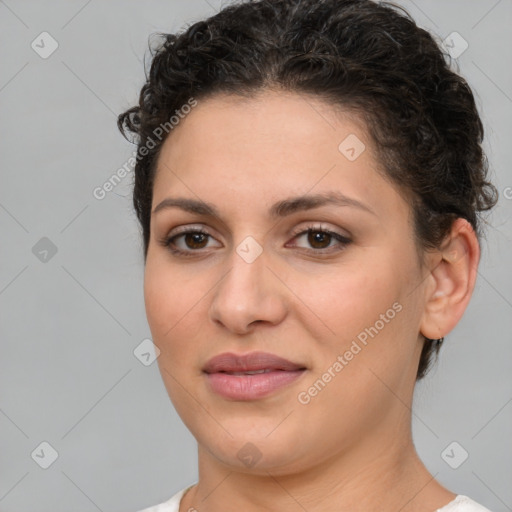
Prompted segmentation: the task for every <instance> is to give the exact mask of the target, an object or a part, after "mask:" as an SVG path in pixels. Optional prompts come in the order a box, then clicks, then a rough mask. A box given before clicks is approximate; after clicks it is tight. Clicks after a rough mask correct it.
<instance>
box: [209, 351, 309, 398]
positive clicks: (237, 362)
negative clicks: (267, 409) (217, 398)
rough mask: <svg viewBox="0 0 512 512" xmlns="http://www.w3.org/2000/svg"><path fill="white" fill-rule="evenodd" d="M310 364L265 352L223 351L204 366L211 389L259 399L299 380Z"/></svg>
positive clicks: (233, 396)
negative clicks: (242, 352) (236, 352)
mask: <svg viewBox="0 0 512 512" xmlns="http://www.w3.org/2000/svg"><path fill="white" fill-rule="evenodd" d="M306 370H307V368H306V367H305V366H304V365H302V364H298V363H294V362H292V361H289V360H287V359H284V358H282V357H279V356H276V355H274V354H269V353H266V352H251V353H249V354H233V353H224V354H219V355H218V356H215V357H214V358H212V359H210V360H209V361H208V363H207V364H206V365H205V367H204V368H203V372H204V373H205V374H206V377H207V380H208V383H209V385H210V389H211V390H212V391H213V392H215V393H216V394H219V395H221V396H223V397H224V398H228V399H231V400H256V399H260V398H263V397H266V396H268V395H270V394H273V393H275V392H276V391H277V390H279V389H282V388H283V387H286V386H287V385H289V384H291V383H292V382H294V381H296V380H297V379H298V378H299V377H300V376H301V375H302V374H303V373H305V371H306Z"/></svg>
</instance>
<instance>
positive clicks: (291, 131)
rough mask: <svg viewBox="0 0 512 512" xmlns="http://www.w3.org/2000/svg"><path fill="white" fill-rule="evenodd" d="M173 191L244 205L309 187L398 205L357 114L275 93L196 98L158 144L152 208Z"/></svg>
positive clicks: (299, 96)
mask: <svg viewBox="0 0 512 512" xmlns="http://www.w3.org/2000/svg"><path fill="white" fill-rule="evenodd" d="M173 192H180V194H181V195H184V194H185V195H187V196H191V195H195V196H198V197H196V199H197V198H203V199H205V200H206V198H207V197H209V198H210V199H211V198H212V197H214V198H217V201H214V202H217V203H221V204H222V201H223V200H228V199H229V198H231V199H235V195H236V197H238V198H239V199H243V201H244V203H245V205H246V206H247V207H249V205H250V204H252V203H253V202H255V201H258V202H259V203H260V204H261V203H262V201H261V200H262V198H263V199H264V200H265V203H267V202H269V201H267V199H269V198H270V197H272V198H273V199H279V198H281V197H287V196H290V195H291V194H292V193H293V194H295V195H301V194H305V193H308V192H312V193H325V192H341V193H344V194H345V195H347V196H351V197H354V198H355V199H358V198H360V199H361V200H362V201H363V200H364V201H366V202H370V203H372V204H375V205H376V206H377V208H378V207H379V204H380V203H382V204H381V208H383V209H384V210H389V209H390V208H392V207H393V206H397V205H398V204H399V202H400V194H399V193H398V190H397V189H396V187H393V186H391V184H390V183H389V181H387V180H385V179H384V178H383V176H382V169H381V165H380V162H379V161H378V159H377V157H376V152H375V151H374V148H373V142H372V141H371V140H370V137H369V134H368V133H367V130H366V129H365V125H364V123H363V122H362V121H361V120H360V119H358V118H357V117H355V116H353V115H351V114H350V113H347V112H344V111H342V110H340V109H339V108H338V109H334V108H333V107H332V106H331V105H329V104H327V103H326V102H324V101H323V100H321V99H319V98H316V97H313V96H311V95H302V94H295V93H288V92H286V93H285V92H275V91H265V92H263V93H260V94H258V95H256V96H255V97H254V98H241V97H238V96H232V95H217V96H213V97H210V98H207V99H205V100H198V105H197V106H196V107H195V108H194V109H193V110H192V111H191V112H190V113H189V114H188V115H187V116H186V117H185V118H184V119H182V120H181V121H180V123H179V125H178V126H177V127H175V129H174V130H173V131H172V132H171V134H170V136H169V137H168V138H167V140H166V141H165V143H164V145H163V147H162V150H161V152H160V157H159V160H158V162H157V173H156V179H155V186H154V193H153V206H154V205H155V204H157V203H158V202H160V201H162V200H163V199H164V198H165V197H166V195H168V194H170V193H173ZM386 203H389V204H386ZM391 203H392V204H391ZM401 206H402V207H403V206H404V205H403V204H402V205H401ZM402 213H403V211H402Z"/></svg>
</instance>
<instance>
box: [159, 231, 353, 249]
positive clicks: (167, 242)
mask: <svg viewBox="0 0 512 512" xmlns="http://www.w3.org/2000/svg"><path fill="white" fill-rule="evenodd" d="M310 232H315V233H323V234H327V235H330V236H332V237H333V238H335V239H336V240H338V242H339V243H340V244H341V246H342V248H341V249H337V250H336V251H333V250H328V249H332V247H328V248H325V249H306V251H307V252H309V253H311V254H313V253H314V254H315V255H322V254H323V255H327V254H331V253H333V252H340V251H343V250H344V249H345V247H346V246H348V245H349V244H350V243H352V240H350V239H349V238H347V237H345V236H343V235H340V234H339V233H336V232H334V231H330V230H329V229H324V228H323V227H322V226H321V225H314V224H313V225H308V226H306V229H302V230H301V231H298V232H297V233H294V234H293V239H295V238H297V237H299V236H301V235H307V234H309V233H310ZM192 233H198V234H201V235H206V236H209V237H211V235H210V234H209V233H207V232H206V231H203V230H202V229H200V228H186V230H184V231H182V232H181V233H176V234H174V235H172V236H170V237H169V236H168V237H164V238H163V239H161V240H159V243H160V244H161V245H162V246H164V247H167V248H168V249H169V251H171V252H172V253H173V254H175V255H177V256H183V257H192V256H194V253H197V252H200V251H201V249H197V250H194V249H191V250H188V251H184V250H182V249H176V247H173V244H174V240H175V239H176V238H179V237H181V236H184V235H188V234H192Z"/></svg>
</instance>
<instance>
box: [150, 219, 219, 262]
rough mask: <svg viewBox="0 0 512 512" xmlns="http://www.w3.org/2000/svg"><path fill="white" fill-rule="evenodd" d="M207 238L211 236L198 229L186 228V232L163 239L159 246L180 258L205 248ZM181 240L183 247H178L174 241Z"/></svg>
mask: <svg viewBox="0 0 512 512" xmlns="http://www.w3.org/2000/svg"><path fill="white" fill-rule="evenodd" d="M208 238H212V236H211V235H210V234H209V233H207V232H206V231H203V230H202V229H199V228H190V227H188V226H187V227H186V231H185V230H183V231H182V232H181V233H178V234H173V235H171V236H167V237H164V238H163V239H162V240H160V241H159V242H160V244H161V245H163V246H164V247H167V248H168V249H169V250H170V251H171V252H172V253H173V254H177V255H180V256H193V253H194V252H198V250H199V249H204V248H205V247H207V245H206V244H207V242H208ZM180 239H182V241H183V243H184V244H185V247H181V248H180V247H179V244H177V243H176V240H180Z"/></svg>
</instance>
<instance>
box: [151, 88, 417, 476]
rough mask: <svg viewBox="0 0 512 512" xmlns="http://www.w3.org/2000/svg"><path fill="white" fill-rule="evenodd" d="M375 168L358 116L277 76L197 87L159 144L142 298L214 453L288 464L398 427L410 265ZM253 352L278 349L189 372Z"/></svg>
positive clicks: (413, 306)
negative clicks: (248, 362) (195, 98)
mask: <svg viewBox="0 0 512 512" xmlns="http://www.w3.org/2000/svg"><path fill="white" fill-rule="evenodd" d="M378 169H379V162H378V160H377V157H376V154H375V152H374V151H373V149H372V143H371V140H370V139H369V137H368V135H367V133H366V130H365V129H364V126H363V124H362V123H359V122H357V120H356V119H355V118H354V117H351V116H349V115H348V114H343V113H342V112H337V113H336V112H334V111H333V110H332V108H331V107H330V106H329V105H327V104H325V103H323V102H322V101H320V100H319V99H315V98H313V97H306V96H299V95H295V94H293V93H286V94H285V93H277V92H268V91H267V92H264V93H262V94H260V95H259V96H257V97H255V98H253V99H250V100H249V99H245V100H242V99H240V98H235V97H233V96H226V95H224V96H215V97H211V98H209V99H207V100H204V101H199V102H198V105H197V107H195V109H193V110H192V112H191V113H190V114H188V116H187V117H186V118H185V119H183V120H182V121H181V122H180V124H179V125H178V126H177V127H176V128H175V129H174V130H173V132H172V134H171V135H170V136H169V137H168V139H167V140H166V142H165V143H164V145H163V148H162V152H161V154H160V157H159V161H158V166H157V173H156V178H155V183H154V193H153V208H152V209H153V210H155V209H157V207H158V206H159V205H160V206H159V208H158V211H154V212H153V214H152V219H151V236H150V243H149V248H148V254H147V260H146V268H145V279H144V294H145V304H146V313H147V318H148V322H149V326H150V329H151V332H152V336H153V341H154V343H155V345H156V346H157V347H158V348H159V350H160V356H159V358H158V363H159V367H160V371H161V374H162V377H163V380H164V383H165V386H166V388H167V391H168V393H169V396H170V398H171V400H172V402H173V404H174V406H175V407H176V410H177V412H178V413H179V415H180V416H181V418H182V419H183V421H184V423H185V424H186V425H187V427H188V428H189V429H190V431H191V432H192V434H193V435H194V436H195V438H196V439H197V441H198V443H199V445H200V447H202V448H204V453H208V455H207V456H208V457H212V460H214V459H215V460H216V461H217V463H220V464H224V465H226V466H229V467H236V468H238V470H240V471H251V472H256V473H257V472H261V473H262V474H264V473H265V471H270V470H272V472H273V473H272V474H286V473H288V472H291V471H300V470H302V469H304V468H307V467H313V466H314V465H316V464H320V463H322V462H323V461H326V460H328V459H330V458H332V457H333V456H337V455H340V454H345V455H347V456H348V455H350V453H352V452H355V451H358V456H359V457H361V456H363V457H364V454H365V453H366V454H367V455H368V457H375V455H376V453H378V452H380V451H383V450H386V449H387V448H386V447H388V446H389V444H390V440H393V439H396V438H397V436H400V435H407V432H408V430H409V414H410V412H409V409H408V408H407V407H406V406H405V405H404V403H406V404H407V403H410V400H411V395H412V391H413V387H414V382H415V376H416V369H417V363H418V359H419V355H420V351H421V339H420V335H419V326H420V321H421V315H422V310H423V302H424V298H423V297H424V286H423V284H422V282H423V281H422V280H423V279H424V273H423V269H422V268H421V267H420V265H419V262H418V257H417V249H416V246H415V245H414V237H413V228H412V211H411V208H410V206H409V204H408V202H407V201H406V200H405V199H404V198H403V197H402V195H401V193H400V192H399V190H397V189H396V188H395V187H394V186H393V185H392V184H391V183H390V182H389V181H387V180H386V179H384V178H383V177H382V174H381V173H380V172H379V170H378ZM329 195H330V196H329ZM298 196H301V197H302V198H304V197H305V196H308V197H309V196H318V197H320V196H322V197H324V198H325V197H330V198H331V200H330V201H327V202H325V201H323V202H322V200H318V197H317V201H316V202H313V201H310V202H307V201H302V202H300V201H294V198H297V197H298ZM178 198H180V199H187V200H191V201H199V202H200V205H203V206H204V204H205V203H207V204H208V205H209V206H210V207H211V208H212V209H214V214H212V212H211V211H207V210H206V209H203V211H200V210H198V209H197V208H196V209H195V210H194V209H190V208H186V207H179V206H176V204H174V205H172V204H171V203H170V202H169V201H168V202H167V203H165V200H166V199H178ZM333 198H334V199H333ZM182 205H183V203H182ZM189 205H190V203H189ZM308 230H310V231H308ZM191 231H192V233H190V232H191ZM193 231H199V233H197V232H196V233H194V232H193ZM169 242H170V243H169ZM166 244H167V245H166ZM255 352H265V353H268V354H271V355H273V356H278V357H280V358H284V359H286V360H288V361H290V362H291V363H293V365H294V366H293V367H289V368H287V369H286V368H277V367H276V366H277V365H275V364H274V363H272V364H274V366H272V364H270V363H269V361H272V360H271V359H270V360H269V359H266V360H264V361H266V364H267V363H268V364H267V366H269V368H267V370H272V371H271V372H270V373H268V372H267V373H268V375H264V374H262V375H243V376H242V375H233V374H232V372H233V368H231V374H227V373H225V372H226V371H228V370H226V368H224V370H222V368H221V367H220V366H217V367H216V370H217V371H215V368H213V367H210V368H209V370H208V371H210V373H205V368H206V367H207V365H208V362H209V361H210V360H211V359H212V358H213V357H214V356H218V355H220V354H225V353H230V354H235V355H247V354H252V353H255ZM226 361H228V364H232V361H231V363H229V360H227V359H226V360H224V363H226ZM258 361H259V362H260V363H261V365H263V363H262V361H263V360H258ZM248 368H249V367H244V368H243V370H247V369H248ZM249 369H250V368H249ZM238 370H240V368H238ZM251 379H253V380H251ZM383 440H386V441H385V442H384V441H383ZM248 443H251V444H248ZM246 455H249V459H247V457H245V456H246ZM248 460H252V462H248ZM254 461H256V462H254Z"/></svg>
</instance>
